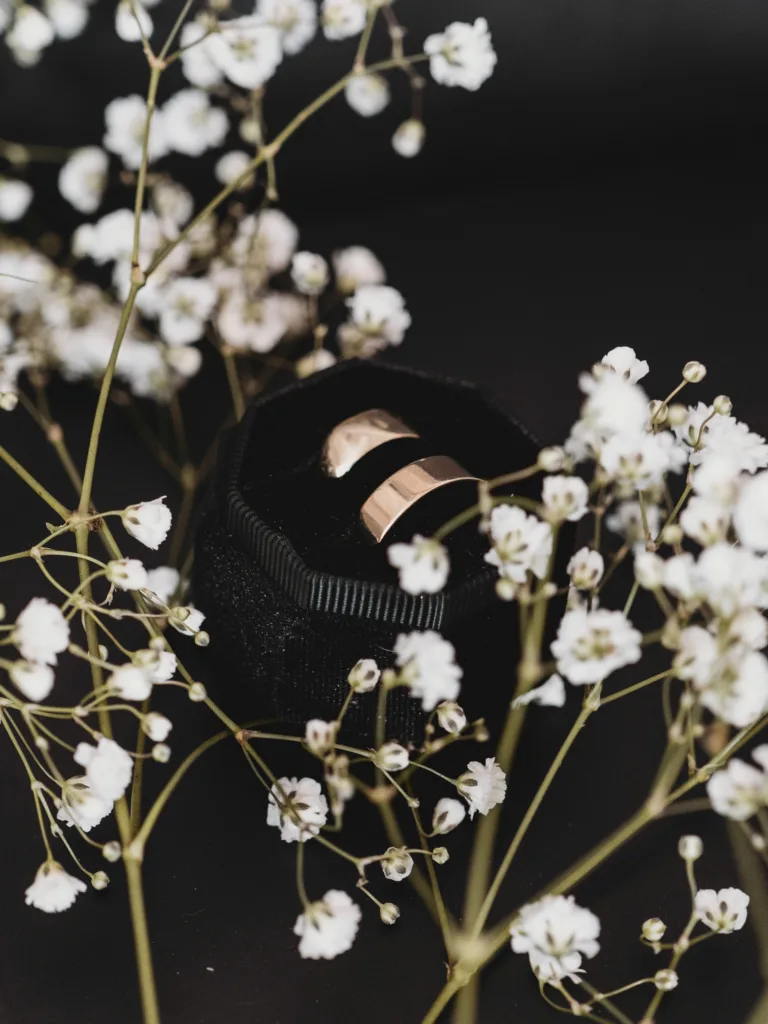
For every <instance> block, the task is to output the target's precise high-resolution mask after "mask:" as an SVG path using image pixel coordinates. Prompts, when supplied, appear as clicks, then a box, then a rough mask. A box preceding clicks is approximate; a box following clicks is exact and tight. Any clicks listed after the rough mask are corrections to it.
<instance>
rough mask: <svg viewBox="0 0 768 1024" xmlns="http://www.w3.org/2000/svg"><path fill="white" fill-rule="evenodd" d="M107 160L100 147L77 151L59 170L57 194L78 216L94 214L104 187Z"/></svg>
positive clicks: (107, 165) (86, 147)
mask: <svg viewBox="0 0 768 1024" xmlns="http://www.w3.org/2000/svg"><path fill="white" fill-rule="evenodd" d="M108 167H109V157H108V156H107V154H106V153H105V152H104V150H103V149H101V148H100V147H99V146H84V147H83V148H82V149H76V150H75V151H74V153H72V155H71V156H70V157H69V159H68V160H67V162H66V163H65V164H64V166H63V167H62V168H61V170H60V171H59V192H61V194H62V196H63V197H64V198H65V199H66V200H67V202H68V203H71V204H72V206H74V208H75V209H76V210H79V211H80V213H94V212H95V211H96V210H97V209H98V207H99V205H100V203H101V200H102V197H103V195H104V188H105V187H106V184H107V169H108Z"/></svg>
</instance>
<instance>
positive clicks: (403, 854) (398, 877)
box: [381, 846, 413, 882]
mask: <svg viewBox="0 0 768 1024" xmlns="http://www.w3.org/2000/svg"><path fill="white" fill-rule="evenodd" d="M381 870H382V871H383V872H384V877H385V878H388V879H389V880H390V882H402V880H403V879H404V878H407V877H408V875H410V873H411V871H413V857H412V856H411V855H410V853H408V851H407V850H406V849H405V847H404V846H390V848H389V849H388V850H387V852H386V853H385V854H384V859H383V860H382V861H381Z"/></svg>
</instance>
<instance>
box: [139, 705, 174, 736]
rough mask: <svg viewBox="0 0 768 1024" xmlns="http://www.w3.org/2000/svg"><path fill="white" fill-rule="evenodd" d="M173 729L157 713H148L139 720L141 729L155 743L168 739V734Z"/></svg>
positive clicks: (163, 717)
mask: <svg viewBox="0 0 768 1024" xmlns="http://www.w3.org/2000/svg"><path fill="white" fill-rule="evenodd" d="M172 728H173V725H172V723H171V722H170V721H169V720H168V719H167V718H166V717H165V715H161V714H160V712H159V711H150V712H149V714H147V715H144V718H143V719H142V720H141V729H142V732H144V733H145V734H146V735H147V736H149V738H150V739H151V740H154V741H155V742H156V743H162V741H163V740H164V739H167V738H168V733H169V732H170V731H171V729H172Z"/></svg>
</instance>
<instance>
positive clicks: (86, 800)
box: [56, 775, 114, 832]
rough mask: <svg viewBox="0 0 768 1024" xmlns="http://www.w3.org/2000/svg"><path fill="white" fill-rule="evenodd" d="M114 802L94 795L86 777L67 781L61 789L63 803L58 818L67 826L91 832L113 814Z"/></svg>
mask: <svg viewBox="0 0 768 1024" xmlns="http://www.w3.org/2000/svg"><path fill="white" fill-rule="evenodd" d="M113 807H114V801H113V800H111V799H109V798H105V797H103V796H100V795H99V794H98V793H94V791H93V790H92V789H91V785H90V783H89V781H88V779H87V778H86V776H84V775H76V776H75V777H74V778H71V779H67V781H66V782H65V783H64V785H63V786H62V788H61V803H60V804H59V807H58V811H57V814H56V817H57V818H58V819H59V821H65V822H66V823H67V825H69V826H72V825H77V826H78V827H79V828H81V829H82V830H83V832H90V831H91V829H92V828H94V827H95V826H96V825H98V824H99V823H100V822H102V821H103V820H104V818H106V817H107V816H108V815H110V814H111V813H112V808H113Z"/></svg>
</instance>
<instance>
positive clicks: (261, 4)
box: [254, 0, 317, 56]
mask: <svg viewBox="0 0 768 1024" xmlns="http://www.w3.org/2000/svg"><path fill="white" fill-rule="evenodd" d="M254 13H255V14H257V15H258V16H259V17H260V18H263V19H264V21H266V22H268V23H269V24H270V25H273V26H274V27H275V28H276V29H278V30H279V31H280V33H281V37H280V38H281V42H282V46H283V50H284V51H285V52H286V53H287V54H288V55H289V56H293V54H296V53H299V52H300V51H301V50H303V49H304V47H305V46H306V45H307V43H308V42H309V41H310V40H311V39H312V38H313V37H314V35H315V32H316V31H317V7H316V5H315V0H258V3H257V4H256V10H255V12H254Z"/></svg>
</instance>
